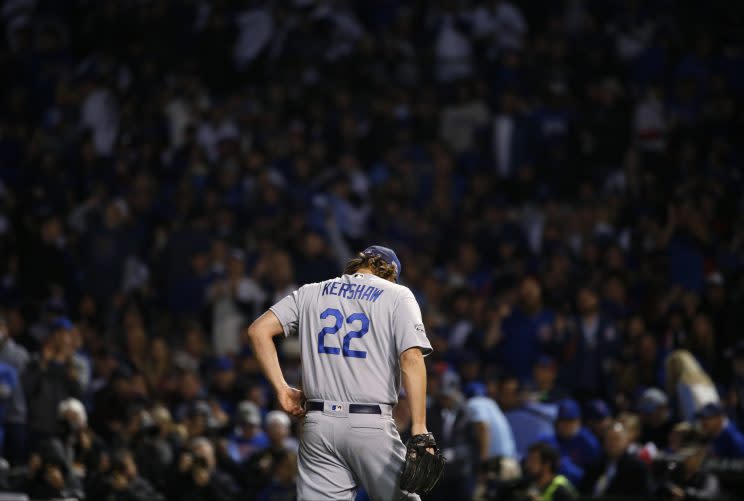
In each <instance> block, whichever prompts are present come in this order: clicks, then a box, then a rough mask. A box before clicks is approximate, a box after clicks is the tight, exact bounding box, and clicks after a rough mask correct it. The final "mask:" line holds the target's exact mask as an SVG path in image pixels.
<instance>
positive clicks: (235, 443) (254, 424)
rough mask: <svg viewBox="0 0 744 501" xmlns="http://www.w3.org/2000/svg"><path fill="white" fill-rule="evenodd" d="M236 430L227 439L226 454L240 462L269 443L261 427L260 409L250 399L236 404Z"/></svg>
mask: <svg viewBox="0 0 744 501" xmlns="http://www.w3.org/2000/svg"><path fill="white" fill-rule="evenodd" d="M236 421H237V424H238V427H237V430H236V432H235V433H234V434H233V435H232V436H231V437H230V439H229V440H228V441H227V454H228V455H229V456H230V458H231V459H232V460H233V461H235V462H236V463H242V462H243V461H245V460H246V459H249V458H250V457H251V456H252V455H253V454H255V453H257V452H258V451H260V450H262V449H265V448H266V447H268V446H269V445H270V441H269V436H268V435H267V434H266V433H265V432H264V431H263V430H262V429H261V410H260V409H259V408H258V406H257V405H256V404H254V403H253V402H250V401H247V400H246V401H243V402H241V403H240V405H239V406H238V413H237V417H236Z"/></svg>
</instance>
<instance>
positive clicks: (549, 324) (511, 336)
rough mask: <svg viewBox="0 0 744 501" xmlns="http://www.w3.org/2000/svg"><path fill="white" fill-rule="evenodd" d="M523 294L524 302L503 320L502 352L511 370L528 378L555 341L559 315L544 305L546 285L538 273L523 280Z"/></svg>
mask: <svg viewBox="0 0 744 501" xmlns="http://www.w3.org/2000/svg"><path fill="white" fill-rule="evenodd" d="M519 296H520V305H519V306H518V307H516V308H515V309H514V310H513V311H512V312H511V314H510V315H509V316H508V317H506V318H505V319H504V321H503V323H502V324H501V330H502V338H501V346H500V349H499V350H498V352H499V354H500V356H501V361H502V364H503V365H504V368H505V369H506V370H507V372H508V373H509V374H513V375H515V376H517V377H518V378H519V379H520V380H522V381H524V380H527V379H528V378H529V377H530V376H531V375H532V374H531V373H532V368H533V367H534V366H535V362H536V361H537V359H538V358H539V356H540V353H541V352H544V351H545V350H544V348H545V347H546V346H549V345H550V343H551V341H552V337H553V321H554V318H555V315H554V314H553V312H552V311H551V310H549V309H547V308H545V307H544V306H543V300H542V289H541V287H540V283H539V282H538V281H537V279H536V278H535V277H532V276H528V277H526V278H525V279H524V280H522V283H521V285H520V288H519Z"/></svg>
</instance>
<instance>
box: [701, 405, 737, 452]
mask: <svg viewBox="0 0 744 501" xmlns="http://www.w3.org/2000/svg"><path fill="white" fill-rule="evenodd" d="M697 417H698V419H699V420H700V424H701V425H702V429H703V433H704V434H705V435H706V436H707V437H708V438H709V439H710V440H711V445H710V448H711V453H712V454H713V455H714V456H717V457H720V458H744V435H742V433H741V432H740V431H739V429H738V428H737V427H736V425H735V424H734V423H732V422H731V421H729V419H728V418H727V417H726V415H725V411H724V408H723V406H722V405H721V404H720V403H715V402H711V403H709V404H706V405H704V406H703V408H702V409H700V410H699V411H698V413H697Z"/></svg>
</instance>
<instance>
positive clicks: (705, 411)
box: [696, 402, 724, 419]
mask: <svg viewBox="0 0 744 501" xmlns="http://www.w3.org/2000/svg"><path fill="white" fill-rule="evenodd" d="M723 414H724V409H723V406H722V405H721V403H720V402H709V403H707V404H705V405H704V406H703V408H702V409H700V410H699V411H697V414H696V417H697V418H698V419H705V418H709V417H714V416H722V415H723Z"/></svg>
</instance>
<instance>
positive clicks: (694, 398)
mask: <svg viewBox="0 0 744 501" xmlns="http://www.w3.org/2000/svg"><path fill="white" fill-rule="evenodd" d="M743 22H744V16H743V15H742V6H741V5H740V2H711V3H710V4H702V3H700V2H697V1H692V0H677V1H674V0H560V1H556V0H552V1H548V0H530V1H516V0H514V1H506V0H493V1H475V0H432V1H424V0H419V1H416V0H409V1H405V0H376V1H374V2H352V1H344V0H293V1H290V2H284V1H272V0H263V1H262V0H254V1H236V0H178V1H176V0H106V1H95V2H91V1H86V0H68V1H65V2H60V1H56V0H6V1H5V2H4V4H3V6H2V8H1V9H0V25H1V28H0V29H1V30H2V32H1V33H0V35H1V38H2V43H1V44H0V71H1V72H2V74H4V75H6V77H4V78H2V79H0V312H2V315H1V317H0V421H1V422H2V427H1V428H0V446H1V449H0V451H1V452H2V456H3V457H4V458H5V461H4V462H3V464H2V465H0V466H1V467H0V487H1V488H2V489H8V490H13V491H20V492H26V493H28V494H29V495H30V496H32V497H33V498H35V499H46V498H52V497H60V496H67V495H69V496H75V497H78V498H83V497H87V498H88V499H94V500H103V499H106V500H127V501H139V500H150V501H153V500H158V499H165V500H168V501H175V500H187V501H188V500H194V501H196V500H212V501H222V500H233V499H258V500H269V499H271V500H280V501H281V500H284V499H293V498H294V495H295V494H294V492H295V490H294V483H295V479H296V453H297V437H299V436H300V435H301V426H302V424H301V422H297V421H293V420H290V418H289V417H288V416H286V415H285V414H283V413H282V412H281V411H277V410H274V408H275V405H274V402H273V400H272V395H271V393H270V392H269V389H268V387H267V385H266V382H265V381H264V380H263V379H262V377H261V376H260V371H259V370H258V367H257V364H256V361H255V359H254V357H253V355H252V353H251V351H250V348H249V347H248V346H247V343H246V339H245V337H244V335H243V329H244V328H245V327H246V325H247V324H248V323H250V321H252V320H253V319H254V318H255V317H256V316H257V315H258V314H260V313H261V312H263V311H264V310H265V309H266V308H267V307H268V306H270V305H271V304H272V303H273V302H275V301H277V300H279V299H280V298H282V297H283V296H284V295H286V294H287V293H288V292H290V291H292V290H294V289H295V288H296V287H298V286H299V285H301V284H303V283H308V282H313V281H318V280H323V279H326V278H329V277H331V276H335V275H337V274H339V273H340V270H341V268H342V265H343V263H344V262H345V260H346V259H348V258H349V257H351V256H353V255H354V252H355V251H357V250H359V249H362V248H364V247H365V246H366V245H367V244H369V243H385V244H387V245H390V246H391V247H393V248H394V249H395V250H396V251H397V253H398V255H399V256H400V257H401V261H402V263H403V273H402V280H403V283H404V284H405V285H407V286H408V287H410V288H411V289H412V290H413V292H414V294H415V295H416V297H417V299H418V301H419V303H420V304H421V307H422V311H423V313H424V320H425V324H426V326H427V333H428V335H429V337H430V339H431V341H432V344H433V345H434V347H435V351H434V353H433V354H432V355H431V356H430V357H428V358H427V364H428V369H429V373H430V378H429V394H430V405H429V427H430V429H431V430H432V431H434V433H435V434H436V436H437V437H438V438H439V440H440V443H441V445H442V447H443V448H444V450H445V454H446V455H447V458H448V465H447V469H446V474H445V477H444V479H443V480H442V482H441V485H440V488H438V489H437V492H436V493H434V494H432V495H431V496H430V499H447V500H451V499H453V498H454V497H453V496H458V497H459V498H460V499H462V498H463V496H466V497H467V496H472V497H473V498H475V499H495V496H497V495H498V496H500V497H499V499H507V496H514V497H518V496H524V497H531V498H532V499H536V498H540V499H544V500H550V499H555V500H563V499H575V498H576V497H577V496H595V497H601V496H606V497H607V496H610V497H611V496H637V497H643V496H647V497H651V496H660V497H661V498H663V499H691V500H695V499H720V498H721V497H722V496H724V493H725V491H726V490H729V492H731V489H732V488H731V487H730V486H728V485H727V480H726V472H727V471H729V470H731V471H734V470H735V468H736V465H737V464H739V465H741V463H737V462H736V459H737V458H742V457H744V437H742V434H741V432H740V431H739V429H740V428H741V427H742V426H744V344H743V343H744V336H742V332H741V328H742V324H743V323H744V274H743V273H742V271H743V270H744V198H742V193H744V173H743V170H742V153H743V152H742V144H741V138H742V137H744V127H743V126H744V120H743V118H744V116H743V115H742V111H743V110H742V102H743V101H742V98H743V97H744V45H743V44H742V42H743V40H742V31H741V29H740V27H741V25H742V23H743ZM737 137H739V138H740V139H739V140H736V138H737ZM280 353H281V355H280V356H281V359H282V366H283V368H284V370H285V373H286V374H287V378H288V381H289V382H290V383H292V384H297V385H300V384H301V382H300V381H299V359H298V354H299V350H298V345H297V340H296V339H287V340H285V341H283V342H282V344H281V347H280ZM402 398H403V399H404V398H405V395H403V396H402ZM396 419H397V421H398V424H399V427H400V429H401V432H402V433H403V434H404V436H405V430H406V426H407V424H406V423H407V415H406V410H405V406H400V407H399V408H398V410H397V411H396ZM727 468H728V470H727ZM732 468H733V469H734V470H732ZM740 472H741V470H739V473H740ZM740 492H741V491H740Z"/></svg>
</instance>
